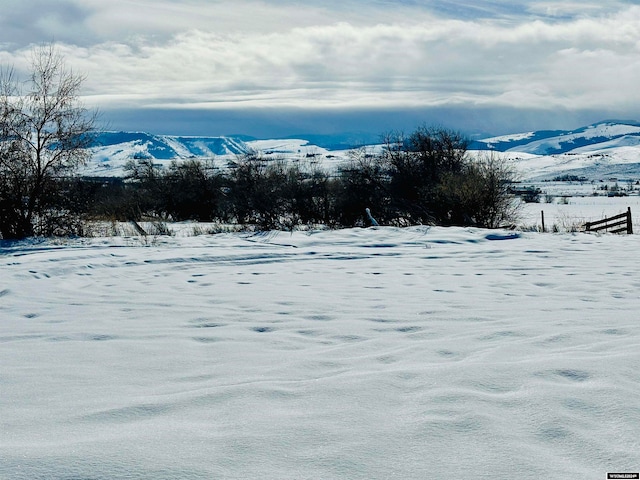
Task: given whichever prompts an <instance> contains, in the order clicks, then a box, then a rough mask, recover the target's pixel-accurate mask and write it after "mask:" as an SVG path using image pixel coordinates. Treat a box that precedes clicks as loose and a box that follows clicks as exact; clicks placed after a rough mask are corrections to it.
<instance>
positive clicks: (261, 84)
mask: <svg viewBox="0 0 640 480" xmlns="http://www.w3.org/2000/svg"><path fill="white" fill-rule="evenodd" d="M10 3H11V4H12V5H11V7H12V8H10V9H9V10H10V13H8V14H0V15H2V16H0V61H1V62H2V63H3V64H6V63H13V64H16V65H19V66H20V65H22V64H23V63H24V60H23V59H24V57H25V53H26V52H27V51H28V49H29V47H30V45H32V44H33V43H38V42H41V41H47V40H50V39H51V38H55V39H56V41H57V42H58V43H59V46H60V49H61V50H62V53H63V54H64V55H65V56H66V58H67V61H68V62H69V63H70V64H71V65H72V66H73V68H74V69H76V70H77V71H82V72H84V73H86V74H87V77H88V79H87V82H86V85H85V87H86V88H85V92H86V94H87V97H86V101H87V103H89V104H90V105H96V106H99V107H100V108H102V109H103V110H105V112H116V111H118V109H126V110H127V111H128V112H131V111H132V109H133V110H135V109H139V110H146V111H152V110H155V111H163V112H166V111H173V112H175V115H176V117H179V116H180V115H181V114H182V115H184V114H185V112H191V113H190V115H192V113H193V112H201V114H202V115H203V118H205V117H207V115H209V116H216V112H230V111H233V110H238V111H243V112H246V111H249V110H251V111H254V112H255V111H259V110H260V109H262V110H263V111H269V112H273V111H275V110H274V109H281V110H282V111H287V112H291V111H300V110H308V111H310V112H315V113H317V112H319V111H325V112H328V113H327V118H330V117H331V115H333V114H334V113H336V112H340V113H341V114H344V113H345V112H348V111H349V110H350V109H351V110H353V111H358V112H362V111H364V110H367V109H377V110H378V111H386V112H391V111H392V112H401V111H403V109H404V110H405V111H409V110H411V111H422V112H427V111H430V112H441V113H442V114H445V113H447V112H449V115H453V113H451V112H462V111H464V110H465V109H467V110H468V111H469V112H470V114H469V117H470V118H477V119H478V121H480V120H481V119H480V115H478V114H477V113H478V112H482V111H485V112H489V111H490V112H494V113H493V114H492V115H494V114H495V112H500V111H503V112H504V111H512V110H514V109H515V110H518V109H521V110H522V111H523V112H524V111H526V112H528V113H527V114H526V116H530V115H533V114H534V113H535V112H552V111H554V110H556V111H563V112H571V111H575V112H593V111H600V112H602V113H603V114H605V113H607V114H608V115H610V114H611V113H613V114H615V113H616V112H619V113H620V115H622V114H623V113H625V112H629V111H633V109H634V108H636V109H637V107H639V106H640V91H637V89H636V88H635V82H636V81H637V78H640V55H639V53H640V7H638V6H634V5H633V3H632V2H622V1H612V2H605V3H604V4H602V2H595V1H587V2H586V3H585V2H582V3H580V4H578V3H576V2H571V1H566V2H544V1H540V2H537V1H524V0H521V1H514V2H503V1H497V0H495V1H490V0H478V1H473V2H472V1H467V0H458V1H446V2H445V1H440V0H432V1H427V0H410V1H406V0H405V1H401V2H398V1H394V2H391V1H382V0H378V1H368V2H364V1H355V2H344V1H341V2H338V1H335V0H326V1H324V2H305V5H299V2H294V1H292V0H291V1H290V0H279V1H259V0H252V1H244V0H243V1H238V0H236V1H233V2H232V1H230V0H221V1H215V2H211V1H204V0H190V1H169V0H159V1H151V0H139V1H136V2H130V1H124V0H111V1H109V2H103V1H101V0H66V1H65V0H61V1H59V2H55V4H54V3H53V2H44V1H38V0H26V1H25V0H23V1H21V2H14V1H13V0H10ZM52 5H55V8H54V7H52ZM30 14H31V16H29V15H30ZM8 25H13V27H10V28H9V27H7V26H8ZM20 25H22V27H23V28H20V27H19V26H20ZM5 27H7V28H5ZM11 28H12V29H13V30H11ZM3 46H4V47H3ZM416 109H417V110H416ZM207 112H209V113H207ZM332 112H333V113H332ZM471 112H473V113H471ZM425 115H426V114H425ZM540 115H541V116H540V118H543V115H542V114H540ZM454 116H455V117H456V118H460V115H458V113H456V115H454ZM409 117H411V115H407V118H409ZM524 117H525V115H523V118H524ZM560 117H562V118H564V119H566V120H568V119H570V118H578V117H580V118H582V117H581V115H578V114H576V115H573V116H572V115H567V114H562V115H559V116H558V118H560ZM287 118H292V117H291V114H290V113H289V114H287ZM547 120H548V118H547ZM523 126H524V125H523ZM140 128H146V127H144V126H141V127H140Z"/></svg>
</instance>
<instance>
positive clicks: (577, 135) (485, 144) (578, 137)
mask: <svg viewBox="0 0 640 480" xmlns="http://www.w3.org/2000/svg"><path fill="white" fill-rule="evenodd" d="M638 145H640V123H638V122H635V121H604V122H600V123H596V124H593V125H589V126H586V127H582V128H579V129H577V130H571V131H564V130H540V131H537V132H528V133H518V134H513V135H503V136H500V137H492V138H486V139H483V140H476V141H474V142H472V144H471V146H470V148H471V149H474V150H495V151H498V152H523V153H531V154H535V155H557V154H563V153H583V152H585V151H593V150H602V149H606V148H616V147H629V146H638Z"/></svg>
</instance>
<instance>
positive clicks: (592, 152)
mask: <svg viewBox="0 0 640 480" xmlns="http://www.w3.org/2000/svg"><path fill="white" fill-rule="evenodd" d="M355 138H356V137H351V136H347V135H345V136H344V138H343V137H340V138H338V137H336V139H334V140H332V138H331V137H330V136H329V137H327V136H316V137H313V136H311V137H309V136H307V138H306V139H305V138H300V139H272V140H255V139H252V138H250V137H244V136H241V135H234V136H232V137H189V136H181V137H180V136H170V135H152V134H148V133H144V132H100V133H99V134H98V135H97V139H96V143H95V145H94V146H93V147H92V148H91V161H90V163H89V165H88V166H87V167H86V168H85V169H84V172H83V173H84V174H86V175H92V176H101V177H102V176H122V175H123V174H124V166H125V165H126V164H127V162H129V161H131V160H138V159H150V160H153V162H154V163H156V164H160V165H162V164H167V163H169V162H170V161H172V160H184V159H188V158H209V159H214V162H215V164H216V166H219V167H221V168H224V167H226V165H227V164H228V161H229V160H232V159H233V158H234V157H235V156H236V155H238V154H243V153H245V152H248V151H259V152H262V153H263V154H264V155H265V156H266V157H267V158H286V159H288V160H292V161H309V162H313V163H317V164H321V165H323V166H324V167H326V168H330V169H333V168H337V167H338V166H339V165H341V164H342V163H343V162H344V161H345V160H346V159H347V158H348V149H349V148H352V147H354V146H356V145H354V143H355ZM347 140H350V141H347ZM372 143H373V142H372ZM347 144H349V146H346V145H347ZM369 148H371V149H372V150H375V151H379V149H381V148H382V146H381V145H379V144H378V145H370V146H369ZM469 149H470V150H492V151H497V152H504V154H505V155H506V156H507V157H510V158H512V159H513V161H514V162H515V164H516V167H517V169H518V170H519V171H520V173H521V175H522V178H523V179H537V180H543V179H552V178H555V177H558V176H563V175H570V176H578V177H584V178H588V179H601V178H610V177H618V178H629V179H640V123H638V122H633V121H604V122H599V123H596V124H593V125H589V126H586V127H582V128H579V129H576V130H571V131H564V130H541V131H537V132H526V133H515V134H512V135H503V136H500V137H491V138H485V139H483V140H476V141H473V142H472V143H471V145H470V147H469Z"/></svg>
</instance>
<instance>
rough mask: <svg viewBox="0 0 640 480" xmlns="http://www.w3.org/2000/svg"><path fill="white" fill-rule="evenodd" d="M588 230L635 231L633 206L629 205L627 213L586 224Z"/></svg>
mask: <svg viewBox="0 0 640 480" xmlns="http://www.w3.org/2000/svg"><path fill="white" fill-rule="evenodd" d="M585 231H586V232H602V231H605V232H609V233H628V234H632V233H633V223H632V221H631V207H627V211H626V212H625V213H621V214H620V215H616V216H615V217H609V218H604V219H602V220H598V221H596V222H587V223H586V224H585Z"/></svg>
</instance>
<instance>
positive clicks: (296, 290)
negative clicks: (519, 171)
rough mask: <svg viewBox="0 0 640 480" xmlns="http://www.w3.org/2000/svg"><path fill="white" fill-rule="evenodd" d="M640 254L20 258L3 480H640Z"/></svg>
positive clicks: (422, 238)
mask: <svg viewBox="0 0 640 480" xmlns="http://www.w3.org/2000/svg"><path fill="white" fill-rule="evenodd" d="M186 231H187V230H186V229H183V230H182V232H183V233H184V232H186ZM639 238H640V237H638V236H636V235H630V236H613V235H601V236H599V235H588V234H564V235H552V234H546V235H545V234H539V233H514V232H509V231H500V230H498V231H489V230H481V229H465V228H439V227H434V228H428V227H411V228H406V229H396V228H390V227H379V228H373V229H348V230H342V231H311V232H293V233H282V232H280V233H278V232H268V233H263V234H248V233H227V234H219V235H201V236H186V235H179V236H178V235H177V236H174V237H154V238H147V239H144V240H141V239H138V238H134V237H110V238H108V237H104V238H95V239H78V240H69V241H65V242H55V241H31V242H26V243H9V242H1V243H0V270H1V271H2V275H1V276H0V319H1V321H0V365H2V368H1V369H0V392H1V395H0V412H2V415H1V416H0V440H1V441H0V478H3V479H4V478H7V479H9V478H10V479H34V478H54V479H61V478H65V479H70V478H91V479H111V478H136V479H138V478H144V479H147V478H148V479H173V478H181V479H205V478H206V479H209V478H232V479H246V478H258V477H259V478H264V479H281V478H301V479H304V478H309V479H311V478H314V479H315V478H323V479H339V478H350V479H377V478H380V479H383V478H384V479H386V478H402V479H423V478H434V479H439V478H524V479H540V478H606V473H607V472H617V471H631V472H637V471H638V468H639V466H640V440H639V439H638V425H640V370H639V369H638V365H640V348H639V347H640V323H638V316H637V310H638V296H639V294H638V287H639V286H640V282H639V280H638V278H639V275H640V261H639V260H638V259H637V256H636V255H634V254H633V252H635V251H637V249H638V247H639V245H638V242H639V241H640V240H639Z"/></svg>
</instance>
